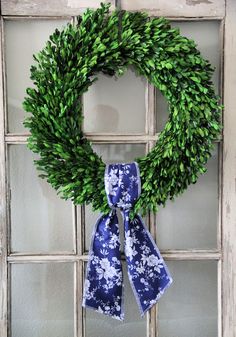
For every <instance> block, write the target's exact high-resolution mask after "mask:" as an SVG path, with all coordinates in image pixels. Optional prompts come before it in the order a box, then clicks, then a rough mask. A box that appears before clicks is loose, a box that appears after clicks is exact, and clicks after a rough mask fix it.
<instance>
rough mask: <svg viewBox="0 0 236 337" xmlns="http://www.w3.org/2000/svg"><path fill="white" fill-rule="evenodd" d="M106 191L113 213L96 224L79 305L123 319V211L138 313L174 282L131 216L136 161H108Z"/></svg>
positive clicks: (135, 191)
mask: <svg viewBox="0 0 236 337" xmlns="http://www.w3.org/2000/svg"><path fill="white" fill-rule="evenodd" d="M105 190H106V194H107V200H108V204H109V206H110V207H111V211H110V213H109V214H108V215H102V216H101V217H100V218H99V219H98V220H97V222H96V224H95V228H94V233H93V237H92V242H91V247H90V252H89V261H88V264H87V273H86V280H85V285H84V296H83V306H84V307H88V308H92V309H95V310H97V311H98V312H101V313H103V314H105V315H109V316H112V317H113V318H116V319H119V320H123V319H124V310H123V293H122V288H123V274H122V265H121V252H120V236H119V223H118V217H117V211H116V209H117V208H119V209H120V210H121V213H122V216H123V221H124V232H125V242H124V243H125V245H124V246H125V257H126V262H127V266H128V276H129V281H130V283H131V286H132V289H133V292H134V295H135V298H136V300H137V303H138V306H139V309H140V312H141V316H143V315H144V314H145V312H146V311H147V310H149V309H150V308H151V307H152V306H153V305H154V304H155V303H156V302H157V301H158V300H159V298H160V297H161V296H162V294H163V293H164V291H165V289H166V288H167V287H169V286H170V284H171V283H172V278H171V276H170V274H169V271H168V268H167V266H166V264H165V262H164V260H163V258H162V256H161V254H160V252H159V250H158V248H157V246H156V244H155V242H154V240H153V238H152V236H151V234H150V233H149V231H148V229H147V227H146V226H145V224H144V222H143V220H142V218H141V216H140V215H139V214H135V215H134V217H133V218H132V219H130V216H129V214H130V209H131V208H132V207H133V206H134V204H135V202H136V201H137V199H138V197H139V195H140V193H141V183H140V174H139V168H138V164H137V163H135V162H133V163H129V164H110V165H107V167H106V171H105Z"/></svg>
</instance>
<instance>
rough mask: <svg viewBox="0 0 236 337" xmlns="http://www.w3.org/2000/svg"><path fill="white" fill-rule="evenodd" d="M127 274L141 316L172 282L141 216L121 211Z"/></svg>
mask: <svg viewBox="0 0 236 337" xmlns="http://www.w3.org/2000/svg"><path fill="white" fill-rule="evenodd" d="M124 222H125V255H126V260H127V264H128V275H129V280H130V283H131V286H132V288H133V291H134V295H135V297H136V300H137V303H138V305H139V309H140V312H141V315H142V316H143V315H144V314H145V313H146V311H147V310H149V309H150V308H151V307H152V306H153V305H154V304H156V302H157V301H158V300H159V299H160V297H161V296H162V295H163V293H164V291H165V290H166V289H167V288H168V287H169V286H170V285H171V283H172V278H171V276H170V273H169V270H168V268H167V266H166V264H165V262H164V260H163V258H162V256H161V254H160V251H159V249H158V248H157V246H156V244H155V242H154V240H153V238H152V236H151V234H150V232H149V231H148V229H147V227H146V225H145V224H144V222H143V220H142V218H141V216H140V215H135V217H134V219H133V220H130V218H129V212H128V211H124Z"/></svg>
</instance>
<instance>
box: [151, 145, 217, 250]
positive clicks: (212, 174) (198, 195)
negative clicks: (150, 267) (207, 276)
mask: <svg viewBox="0 0 236 337" xmlns="http://www.w3.org/2000/svg"><path fill="white" fill-rule="evenodd" d="M207 169H208V171H207V172H206V173H205V174H204V175H202V176H200V177H199V180H198V181H197V183H196V184H194V185H190V186H189V187H188V189H187V190H186V191H185V192H184V193H183V194H182V195H180V196H178V197H177V198H176V199H175V200H174V201H168V202H167V204H166V207H164V208H163V207H160V209H159V211H158V213H157V215H156V226H157V242H158V245H159V247H160V248H162V249H187V248H198V249H204V248H205V249H207V248H209V249H210V248H216V246H217V223H218V151H217V148H216V149H215V151H214V152H213V156H212V158H211V159H209V161H208V164H207Z"/></svg>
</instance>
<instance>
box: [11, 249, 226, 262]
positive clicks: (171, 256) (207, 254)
mask: <svg viewBox="0 0 236 337" xmlns="http://www.w3.org/2000/svg"><path fill="white" fill-rule="evenodd" d="M161 254H162V256H163V257H164V258H166V259H167V260H219V259H220V258H221V253H220V252H219V251H218V250H161ZM122 259H123V260H124V259H125V257H124V255H122ZM80 260H81V261H87V260H88V254H84V255H75V254H68V255H65V254H63V253H57V254H56V253H55V254H30V253H27V254H22V253H13V254H10V255H9V256H8V257H7V261H8V262H10V263H29V262H30V263H42V262H75V261H80Z"/></svg>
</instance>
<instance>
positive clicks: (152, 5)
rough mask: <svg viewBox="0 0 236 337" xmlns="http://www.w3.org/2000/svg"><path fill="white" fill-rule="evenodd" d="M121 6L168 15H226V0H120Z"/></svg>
mask: <svg viewBox="0 0 236 337" xmlns="http://www.w3.org/2000/svg"><path fill="white" fill-rule="evenodd" d="M120 4H121V8H122V9H126V10H130V11H147V12H148V13H149V14H150V15H153V16H154V15H155V16H166V17H183V18H184V17H209V18H210V17H224V14H225V1H224V0H214V1H209V0H172V1H166V0H145V1H144V0H135V1H130V0H120Z"/></svg>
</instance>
